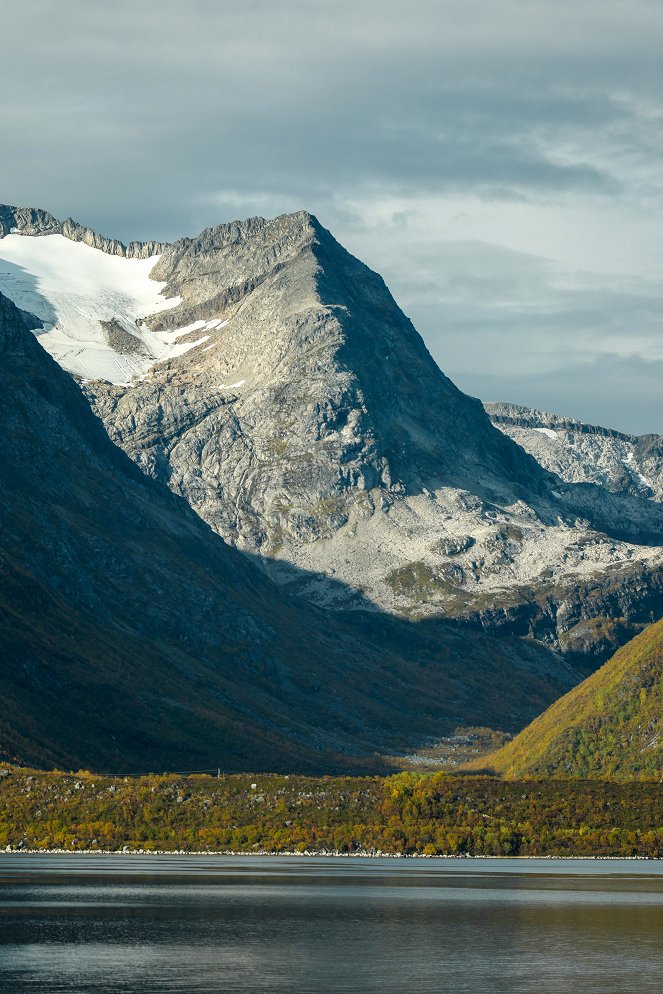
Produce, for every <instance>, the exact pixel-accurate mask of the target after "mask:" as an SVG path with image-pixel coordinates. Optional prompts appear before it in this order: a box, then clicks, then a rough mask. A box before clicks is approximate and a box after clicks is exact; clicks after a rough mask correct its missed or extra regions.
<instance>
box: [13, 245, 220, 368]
mask: <svg viewBox="0 0 663 994" xmlns="http://www.w3.org/2000/svg"><path fill="white" fill-rule="evenodd" d="M159 258H160V257H159V256H158V255H153V256H150V257H149V258H146V259H137V258H123V257H121V256H118V255H112V254H109V253H106V252H103V251H101V250H100V249H97V248H93V247H91V246H89V245H86V244H85V243H83V242H75V241H72V240H70V239H69V238H66V237H65V236H63V235H60V234H46V235H40V236H38V237H34V236H30V235H24V234H19V233H17V232H14V233H11V234H9V235H7V236H5V237H4V238H2V239H0V292H2V293H4V294H5V295H6V296H7V297H9V298H10V299H11V300H13V301H14V303H15V304H17V305H18V306H19V307H20V308H22V309H23V310H25V311H28V312H30V313H31V314H34V315H36V316H37V317H38V318H39V319H40V320H41V321H42V322H43V326H44V327H43V329H37V330H36V332H35V333H36V334H37V336H38V337H39V341H40V343H41V345H43V347H44V348H45V349H46V350H47V351H48V352H49V353H50V354H51V355H52V356H53V358H54V359H56V360H57V361H58V362H59V363H60V365H62V366H63V367H64V368H65V369H67V370H69V372H70V373H73V374H74V375H76V376H78V377H80V378H82V379H84V380H91V379H104V380H108V381H109V382H111V383H123V384H126V383H129V382H131V381H132V380H133V379H134V378H136V377H139V376H141V375H143V374H144V373H145V372H146V371H147V370H148V369H149V368H150V367H151V366H152V365H153V364H154V363H155V362H157V361H159V360H164V359H168V358H170V357H172V356H174V355H181V354H182V353H183V352H185V351H187V350H188V348H193V347H194V346H195V345H197V344H201V342H202V341H206V339H200V340H199V341H198V342H195V343H181V342H180V343H177V340H178V339H181V338H182V337H183V336H184V335H186V334H188V333H189V332H192V331H197V330H199V329H200V328H203V327H205V326H206V325H205V322H197V323H196V327H195V328H194V327H185V328H180V329H177V330H175V331H169V332H154V331H151V330H150V328H149V327H148V326H147V324H146V323H145V322H144V318H145V317H147V316H148V315H150V314H155V313H157V312H159V311H163V310H167V309H170V308H172V307H175V306H177V305H178V304H179V303H180V298H179V297H171V298H165V297H164V296H163V295H162V291H163V289H164V288H165V286H166V284H165V283H160V282H158V281H156V280H153V279H151V278H150V273H151V272H152V270H153V268H154V266H155V265H156V263H157V262H158V260H159ZM210 324H214V322H210Z"/></svg>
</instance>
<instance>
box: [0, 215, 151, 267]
mask: <svg viewBox="0 0 663 994" xmlns="http://www.w3.org/2000/svg"><path fill="white" fill-rule="evenodd" d="M12 232H20V233H21V234H23V235H64V236H65V238H69V239H71V241H72V242H84V243H85V245H89V246H90V248H95V249H100V250H101V251H102V252H106V253H107V254H108V255H119V256H121V257H122V258H123V259H149V258H150V256H153V255H159V254H160V253H161V252H163V250H164V248H165V247H166V245H165V243H164V242H154V241H152V242H130V243H129V244H128V245H123V243H122V242H120V241H118V240H117V238H104V236H103V235H98V234H97V232H96V231H93V230H92V228H86V227H84V226H83V225H82V224H79V223H78V222H77V221H74V219H73V218H71V217H68V218H67V220H66V221H58V219H57V218H55V217H53V215H52V214H49V213H48V211H44V210H40V209H39V208H38V207H10V206H9V205H7V204H0V238H4V237H5V236H6V235H9V234H11V233H12Z"/></svg>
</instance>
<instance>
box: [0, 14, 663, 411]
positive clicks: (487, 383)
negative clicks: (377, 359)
mask: <svg viewBox="0 0 663 994" xmlns="http://www.w3.org/2000/svg"><path fill="white" fill-rule="evenodd" d="M6 7H7V9H6V10H5V11H3V36H4V38H5V45H4V47H3V56H2V61H1V62H0V82H1V83H2V92H3V100H2V105H1V107H0V129H1V130H0V134H2V136H3V153H2V162H1V165H0V179H1V180H2V184H1V187H0V200H4V201H8V202H14V203H29V204H37V205H39V206H44V207H46V208H48V209H49V210H51V211H53V212H54V213H56V214H58V215H61V216H64V215H69V214H71V215H73V216H75V217H77V218H79V219H80V220H82V221H84V222H86V223H88V224H91V225H93V226H94V227H96V228H97V229H99V230H102V231H103V232H105V233H107V234H111V235H117V236H119V237H122V238H124V239H129V238H134V237H139V238H140V237H143V238H145V237H156V238H175V237H178V236H179V235H181V234H185V233H193V232H195V231H197V230H199V229H200V228H202V227H204V226H206V225H208V224H212V223H215V222H217V221H222V220H229V219H231V218H233V217H236V216H246V215H248V214H252V213H261V214H265V215H272V214H277V213H281V212H283V211H288V210H293V209H297V208H299V207H307V208H308V209H310V210H312V211H314V212H315V213H316V214H318V216H319V217H320V219H321V220H322V221H323V223H325V224H326V225H327V226H328V227H330V228H332V229H333V230H334V232H335V233H336V234H337V236H338V237H339V238H340V240H341V241H344V242H345V243H346V244H347V245H348V247H349V248H350V249H351V250H353V251H355V252H356V253H357V254H359V255H361V256H362V257H363V258H365V260H366V261H367V262H368V263H369V264H370V265H372V266H374V268H379V269H380V270H381V271H383V273H384V275H385V277H386V278H387V280H388V282H389V283H390V285H391V286H392V287H393V289H394V291H395V293H396V295H397V297H398V299H399V301H400V302H401V303H403V304H404V306H405V307H406V309H407V310H408V311H409V312H410V313H411V314H412V316H413V317H414V318H415V319H416V320H417V323H418V325H419V327H420V329H421V330H422V332H423V333H424V336H425V338H426V340H427V341H428V343H429V345H430V347H431V348H432V349H433V351H434V352H435V354H436V356H437V357H438V359H439V361H440V364H441V365H442V366H443V368H445V370H446V371H447V372H449V373H450V374H451V375H453V376H456V377H457V378H458V380H459V383H460V385H461V386H464V387H465V388H467V389H470V390H472V391H473V392H482V391H484V388H485V390H486V391H488V393H490V395H492V396H493V397H495V396H500V397H508V396H509V394H510V395H511V396H513V399H518V397H519V398H522V396H523V394H524V392H527V394H528V396H529V395H530V394H531V395H532V399H531V402H533V403H537V404H539V406H542V405H543V404H544V400H543V399H537V397H536V396H534V394H535V393H536V390H539V391H540V392H541V397H542V398H543V397H549V398H550V401H551V402H554V401H555V397H557V398H558V401H557V402H556V403H551V402H548V401H545V403H546V405H547V406H554V407H557V408H559V409H560V410H561V409H562V408H563V407H564V406H565V405H566V404H567V399H568V397H569V395H568V389H569V388H568V384H570V383H571V382H574V380H573V376H568V377H566V378H564V374H563V371H562V372H560V371H559V370H557V371H555V369H553V366H554V363H553V361H552V358H551V357H552V356H553V355H554V354H555V353H557V355H558V356H562V355H564V356H566V357H567V358H566V359H564V362H567V363H568V367H569V368H571V367H573V368H575V367H574V363H575V364H576V365H577V367H578V369H579V370H582V369H586V368H587V365H588V364H592V363H594V373H595V375H596V376H605V377H606V383H608V382H610V383H612V379H611V376H612V375H613V374H612V373H609V369H613V368H615V367H614V366H610V365H609V364H610V362H611V361H613V360H610V359H609V357H610V356H613V359H614V362H617V361H618V360H619V362H621V363H622V367H621V368H622V369H623V371H624V372H625V373H626V372H628V373H629V375H630V376H631V377H632V380H631V381H626V382H625V383H624V384H623V389H624V390H625V391H626V393H628V394H629V395H632V396H633V397H636V395H637V397H638V401H637V405H638V410H639V411H640V412H641V413H640V414H638V415H637V418H636V416H635V415H634V416H633V417H631V416H630V415H629V418H630V422H629V423H632V424H635V422H636V420H638V419H640V420H638V425H639V427H640V428H641V429H642V430H645V428H647V427H648V426H654V424H655V423H656V424H658V429H659V430H661V429H662V428H663V426H662V425H661V424H660V404H659V403H658V402H657V400H656V398H655V396H653V394H652V400H651V403H650V404H649V406H647V404H646V403H644V401H643V400H642V398H643V397H645V396H649V394H648V393H647V390H643V389H641V388H640V386H639V384H640V381H641V379H642V376H641V374H640V373H638V374H637V375H636V370H635V365H636V364H637V362H638V361H642V362H645V364H646V359H647V357H648V353H647V348H648V344H649V343H651V342H652V341H654V340H655V338H656V336H657V335H658V327H657V313H658V310H659V304H660V300H659V298H658V293H657V290H656V286H655V282H654V281H653V276H652V272H651V269H652V268H653V267H654V264H655V262H656V257H657V254H660V261H663V236H661V238H660V239H658V236H657V235H656V234H655V232H653V230H650V228H649V227H647V224H648V222H647V220H646V218H643V212H645V213H646V212H651V211H652V210H653V209H657V207H658V206H659V205H660V203H661V201H662V200H663V180H662V177H663V170H662V169H661V159H662V157H663V147H662V145H663V139H661V138H660V137H659V135H661V134H663V129H661V127H660V124H661V118H662V117H663V101H661V99H660V98H659V93H660V92H662V88H661V83H662V82H663V80H662V78H661V77H662V74H663V69H662V66H661V61H660V52H659V41H660V37H661V29H662V28H663V6H662V5H660V4H657V3H651V2H649V0H632V2H628V3H627V2H623V0H601V2H598V0H596V2H588V3H583V4H577V3H571V2H570V0H558V2H557V3H555V4H551V3H549V2H548V0H441V2H440V0H413V2H411V3H409V4H403V3H402V2H401V0H398V2H397V0H355V2H353V3H350V2H348V0H335V2H333V3H324V4H323V3H321V2H317V0H284V2H282V3H279V4H278V5H277V4H273V3H269V2H267V0H244V2H242V3H241V4H230V3H225V2H221V3H219V2H218V0H188V2H186V3H185V2H184V0H142V2H141V3H140V4H135V3H129V2H128V0H115V2H114V3H112V4H104V5H102V4H90V3H88V2H84V0H67V2H65V3H62V2H54V0H31V2H30V3H29V4H22V5H18V4H15V5H11V6H10V5H6ZM468 198H470V199H471V200H472V201H473V206H472V209H471V210H470V211H469V215H468V230H467V232H466V233H464V232H463V223H464V222H463V214H464V213H467V212H468V207H467V200H468ZM496 205H497V207H498V208H499V210H496ZM576 210H577V211H578V217H579V218H580V216H581V214H582V212H583V211H584V212H585V214H587V212H588V211H590V212H591V210H593V211H594V212H595V213H594V215H592V216H593V217H594V219H597V218H598V219H600V220H598V221H597V220H594V221H592V220H591V218H590V219H589V220H585V222H584V224H585V230H583V231H580V230H579V232H578V241H579V242H581V243H582V244H583V245H585V246H586V249H585V254H584V256H583V257H582V258H576V257H575V256H576V247H575V245H574V241H575V239H574V237H573V235H572V234H569V230H570V228H571V227H572V226H573V224H574V223H575V222H574V220H573V211H576ZM569 212H571V213H569ZM470 215H471V216H470ZM583 216H584V215H583ZM587 216H588V215H587ZM477 217H478V218H479V221H480V222H481V231H477V230H475V228H473V227H472V225H475V226H476V225H477V224H478V223H479V221H477ZM569 218H571V219H569ZM578 223H579V224H580V222H578ZM592 225H593V230H594V232H595V235H594V237H595V241H596V255H597V272H596V273H594V274H592V265H593V259H592V252H593V243H592V233H591V231H589V230H588V229H591V228H592ZM560 232H561V234H560ZM625 240H630V242H631V243H632V245H633V246H634V251H633V252H632V253H631V255H632V256H633V257H632V258H627V257H626V254H624V258H623V259H619V258H618V257H617V256H618V251H617V249H618V246H619V244H620V243H624V241H625ZM460 241H465V244H464V245H463V246H462V248H461V247H459V245H458V244H457V243H458V242H460ZM451 243H456V244H455V245H452V244H451ZM609 244H614V246H615V248H614V251H613V254H612V256H611V257H610V258H609V259H608V258H607V254H606V253H607V248H606V246H608V245H609ZM487 246H488V247H487ZM514 249H515V250H517V251H516V252H515V254H514V255H509V253H510V252H513V250H514ZM542 257H548V260H549V261H548V263H546V261H545V259H543V258H542ZM599 257H600V259H599ZM507 258H508V262H507ZM638 265H640V266H642V267H644V268H647V270H648V271H647V273H646V274H645V273H642V274H639V273H638V271H637V269H638ZM620 267H621V268H620ZM622 269H623V271H622ZM507 270H508V272H507ZM634 270H635V271H634ZM640 275H642V277H643V279H645V277H646V279H645V282H644V283H643V282H642V281H641V282H638V277H639V276H640ZM647 280H648V281H649V282H647ZM645 283H646V285H645ZM616 285H617V286H618V289H617V290H616V289H615V287H616ZM507 290H508V292H507ZM636 324H637V326H638V329H639V337H638V343H637V348H635V347H634V348H635V351H634V352H633V354H632V357H631V358H628V357H627V356H626V355H625V354H624V349H623V348H622V349H621V351H620V349H619V348H618V347H617V344H616V343H615V344H614V348H613V351H610V349H606V348H605V347H604V345H602V344H601V343H602V340H603V338H605V334H606V328H608V326H609V328H610V335H611V336H612V337H614V338H615V340H617V339H618V338H619V337H620V335H621V336H622V339H623V340H624V341H626V340H628V338H629V336H630V335H632V329H633V327H634V326H635V325H636ZM533 340H534V341H535V342H539V340H540V341H541V342H543V341H545V342H547V343H549V348H548V351H546V350H545V349H544V348H543V347H542V346H540V345H537V347H536V348H533V349H530V350H529V351H528V352H527V354H528V355H529V356H530V359H529V363H527V362H525V361H524V360H523V344H524V343H525V342H526V343H528V344H531V342H532V341H533ZM496 341H499V345H500V347H499V354H498V351H497V350H495V348H492V350H491V344H490V343H495V342H496ZM615 357H616V358H615ZM560 362H561V359H560ZM629 363H630V365H629ZM624 364H626V365H624ZM642 375H644V374H642ZM555 377H557V378H555ZM578 377H579V378H578V379H577V381H575V382H576V386H577V388H578V389H579V390H580V389H581V388H580V383H581V377H580V373H579V374H578ZM556 383H557V384H558V386H557V387H556V386H555V384H556ZM537 384H538V386H537ZM489 387H491V389H490V390H488V388H489ZM556 390H557V391H558V392H557V393H556V392H555V391H556ZM516 394H518V397H517V396H516ZM590 395H591V397H592V398H593V400H591V403H590V401H589V397H590ZM584 396H585V399H586V401H587V404H589V410H590V413H591V416H592V418H593V419H594V420H604V421H606V422H608V421H609V422H614V420H615V417H616V416H617V415H616V413H614V412H616V410H617V409H616V407H615V406H614V405H613V404H612V401H610V391H608V392H606V393H605V396H604V395H603V394H601V392H600V391H599V390H594V388H592V389H591V390H585V391H584ZM602 398H603V399H602ZM570 399H573V398H570ZM620 410H622V408H620ZM634 410H635V407H634ZM619 416H620V417H626V416H627V413H626V407H625V406H624V407H623V412H622V413H621V414H620V415H619Z"/></svg>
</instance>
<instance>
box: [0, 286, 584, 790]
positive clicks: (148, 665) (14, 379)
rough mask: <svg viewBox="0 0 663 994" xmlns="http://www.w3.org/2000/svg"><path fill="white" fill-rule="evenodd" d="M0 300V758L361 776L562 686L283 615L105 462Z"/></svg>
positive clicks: (238, 567)
mask: <svg viewBox="0 0 663 994" xmlns="http://www.w3.org/2000/svg"><path fill="white" fill-rule="evenodd" d="M37 323H38V322H36V321H35V319H34V318H32V317H31V316H30V315H26V314H23V313H21V312H20V311H18V310H17V308H16V307H15V306H14V305H13V304H12V303H11V302H10V301H9V300H7V298H5V297H4V296H2V295H1V294H0V423H1V424H2V429H3V443H2V458H1V459H0V489H1V491H2V529H0V677H1V679H2V695H3V709H2V715H1V716H0V758H3V759H9V760H10V761H18V762H20V763H23V764H36V765H43V766H50V765H54V764H56V765H59V766H61V767H65V768H73V769H78V768H81V767H87V768H92V769H96V770H107V771H114V772H117V771H118V770H128V771H132V770H133V771H148V770H162V769H187V770H191V769H207V768H210V767H214V768H216V767H217V766H221V767H222V768H223V769H228V770H258V769H262V770H300V771H303V770H311V771H313V770H316V771H331V770H334V769H346V770H357V771H358V770H362V769H367V768H384V767H385V766H388V763H389V759H388V756H386V757H384V758H381V757H380V756H379V755H378V753H387V754H388V753H393V752H394V751H399V750H401V749H407V748H411V747H412V746H414V745H417V744H419V743H420V742H421V741H422V739H424V738H427V737H430V736H436V735H440V734H443V735H445V734H449V732H450V731H453V729H454V728H455V726H456V725H457V724H459V722H460V721H462V720H464V719H465V718H467V720H468V721H470V722H471V723H472V724H489V725H493V726H497V725H499V726H503V727H505V728H507V729H510V730H516V729H517V728H518V727H522V725H523V724H524V723H525V721H526V720H528V719H529V718H531V717H532V714H533V712H534V713H535V712H536V711H538V710H540V709H541V708H542V707H544V706H545V705H546V704H547V703H549V702H550V701H551V700H552V699H554V697H556V696H557V695H558V694H559V693H560V692H561V691H562V690H565V689H568V687H569V686H570V685H572V683H573V682H574V675H573V674H572V673H571V672H570V671H569V669H568V667H567V666H566V665H565V664H564V662H563V661H562V660H560V659H559V658H558V657H556V656H555V655H554V654H553V653H550V652H548V651H546V650H544V649H543V647H538V646H535V645H532V646H527V645H524V644H523V643H521V642H518V641H516V640H508V639H507V640H506V641H504V642H502V641H499V642H498V641H496V640H493V639H489V638H486V637H485V636H478V637H477V638H473V639H472V641H471V644H469V645H468V643H467V637H466V635H465V634H464V633H463V632H462V631H461V630H460V629H458V628H454V627H453V626H450V625H448V624H447V625H445V624H440V623H437V624H430V625H427V626H414V625H411V624H408V623H406V622H403V621H399V620H398V619H395V618H392V617H389V616H384V615H379V614H377V613H375V612H374V613H372V614H369V615H366V614H364V613H362V612H355V613H352V614H351V615H350V616H348V617H345V618H344V617H342V616H341V615H340V614H332V613H330V612H324V611H322V610H320V609H318V608H315V607H313V606H312V605H310V604H300V603H299V602H297V601H296V600H294V599H293V598H291V597H290V596H288V594H287V593H286V592H284V591H283V590H282V589H280V588H278V587H277V586H276V585H275V584H273V583H272V582H271V581H270V580H269V579H268V578H267V577H266V576H265V574H264V572H263V571H262V570H261V569H259V568H258V567H257V566H256V565H255V563H254V562H253V561H252V559H251V557H249V556H246V555H242V554H240V553H239V552H237V551H236V550H234V549H232V548H230V547H229V546H227V545H226V544H225V543H224V542H223V541H222V540H221V539H220V538H219V536H218V535H216V534H214V532H213V531H211V529H210V528H209V527H208V526H207V525H206V524H205V523H204V522H203V521H202V520H201V519H200V518H199V517H198V516H197V515H195V514H194V513H193V511H192V510H191V509H190V508H189V507H188V505H187V504H186V502H185V501H183V500H182V499H181V498H179V497H177V496H175V495H174V494H172V493H171V492H170V491H169V490H168V488H166V487H164V486H162V485H161V484H160V483H158V482H157V481H154V480H152V479H150V478H148V477H147V476H146V475H144V474H143V473H141V472H140V470H139V469H138V468H137V467H136V466H135V465H134V463H132V462H131V460H130V459H129V458H128V457H127V456H126V454H125V453H124V452H122V451H121V450H120V449H118V448H117V447H116V446H114V445H113V444H112V443H111V441H110V440H109V438H108V435H107V434H106V432H105V430H104V428H103V426H102V424H101V423H100V422H99V420H98V419H97V418H96V417H95V416H94V415H93V413H92V411H91V410H90V407H89V404H88V402H87V401H86V399H85V397H84V396H83V394H82V392H81V390H80V388H79V387H78V385H77V384H76V383H75V382H74V380H73V379H72V378H71V377H70V376H69V375H68V374H66V373H64V372H63V371H62V370H61V369H60V367H59V366H58V365H57V364H56V363H55V362H54V361H53V360H52V359H51V358H50V357H49V356H48V355H47V353H46V352H45V351H44V350H43V349H42V348H41V346H40V345H39V342H38V340H37V339H36V338H35V336H34V335H33V334H32V333H31V331H32V330H33V329H34V328H35V325H36V324H37Z"/></svg>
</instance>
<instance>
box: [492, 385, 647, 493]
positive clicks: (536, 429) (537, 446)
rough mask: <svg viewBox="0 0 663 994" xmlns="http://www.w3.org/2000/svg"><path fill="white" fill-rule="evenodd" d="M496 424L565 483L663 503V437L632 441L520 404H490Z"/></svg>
mask: <svg viewBox="0 0 663 994" xmlns="http://www.w3.org/2000/svg"><path fill="white" fill-rule="evenodd" d="M485 407H486V410H487V412H488V414H489V416H490V418H491V420H492V422H493V424H495V425H496V427H498V428H499V429H500V430H501V431H503V432H504V434H506V435H508V436H509V437H510V438H512V439H513V440H514V441H515V442H517V443H518V444H519V445H522V447H523V448H524V449H526V450H527V451H528V452H529V453H530V454H531V455H533V456H534V458H535V459H536V460H537V461H538V462H539V463H541V465H542V466H544V467H545V468H546V469H548V470H550V471H551V472H552V473H555V474H556V475H557V476H559V477H560V478H561V479H562V480H564V481H565V482H567V483H596V484H599V485H600V486H602V487H605V488H606V489H608V490H609V491H611V492H612V493H616V494H624V495H630V496H635V497H645V498H649V499H651V500H655V501H658V502H661V501H663V436H661V435H641V436H638V435H629V434H626V433H624V432H619V431H614V430H612V429H610V428H602V427H600V426H598V425H588V424H584V423H583V422H582V421H578V420H576V419H573V418H565V417H562V416H560V415H559V414H549V413H547V412H545V411H538V410H533V409H530V408H527V407H522V406H521V405H518V404H504V403H501V404H486V405H485Z"/></svg>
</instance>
